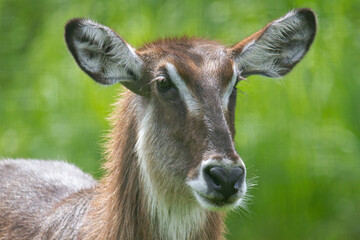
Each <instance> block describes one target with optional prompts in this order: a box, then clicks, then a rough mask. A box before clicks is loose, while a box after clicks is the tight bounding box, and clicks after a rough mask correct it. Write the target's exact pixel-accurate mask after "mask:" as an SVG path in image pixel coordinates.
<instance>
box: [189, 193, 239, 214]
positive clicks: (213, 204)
mask: <svg viewBox="0 0 360 240" xmlns="http://www.w3.org/2000/svg"><path fill="white" fill-rule="evenodd" d="M194 195H195V197H196V199H197V200H198V202H199V203H200V204H201V205H202V206H203V207H204V208H206V209H208V210H211V211H228V210H232V209H234V208H236V207H237V206H239V205H240V203H241V201H242V196H236V195H234V196H232V197H230V198H229V199H221V200H220V199H218V198H214V197H211V196H209V195H205V194H202V193H200V192H198V191H194Z"/></svg>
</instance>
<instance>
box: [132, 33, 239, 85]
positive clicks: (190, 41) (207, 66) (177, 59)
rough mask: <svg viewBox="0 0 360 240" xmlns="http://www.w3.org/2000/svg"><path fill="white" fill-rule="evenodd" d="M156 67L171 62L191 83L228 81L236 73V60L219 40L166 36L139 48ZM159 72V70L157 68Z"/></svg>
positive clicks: (187, 81) (185, 79) (206, 83)
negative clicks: (167, 37) (234, 71)
mask: <svg viewBox="0 0 360 240" xmlns="http://www.w3.org/2000/svg"><path fill="white" fill-rule="evenodd" d="M139 51H140V52H141V55H143V56H145V58H149V59H151V61H149V62H152V64H155V66H153V68H160V67H163V66H164V65H165V64H166V63H171V64H172V65H174V66H175V67H176V70H177V72H178V73H179V75H180V76H181V77H182V78H183V79H184V81H185V82H186V83H187V84H190V85H192V84H195V82H196V83H199V84H205V85H208V84H214V83H215V84H216V85H219V84H220V85H221V84H226V83H227V82H228V81H229V80H230V79H231V78H232V76H233V74H234V73H233V61H232V59H231V58H230V57H229V54H228V52H227V48H226V47H225V46H223V45H221V44H220V43H218V42H214V41H209V40H205V39H197V38H180V39H164V40H158V41H155V42H154V43H151V44H148V45H145V46H144V47H143V48H141V49H139ZM154 60H155V61H154ZM154 70H155V73H156V69H154Z"/></svg>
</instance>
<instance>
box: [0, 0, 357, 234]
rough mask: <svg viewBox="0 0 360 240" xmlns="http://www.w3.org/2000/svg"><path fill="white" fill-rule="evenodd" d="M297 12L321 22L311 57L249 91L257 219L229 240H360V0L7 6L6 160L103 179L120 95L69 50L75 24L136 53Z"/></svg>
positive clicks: (1, 102)
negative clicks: (47, 164) (58, 165)
mask: <svg viewBox="0 0 360 240" xmlns="http://www.w3.org/2000/svg"><path fill="white" fill-rule="evenodd" d="M297 7H310V8H312V9H314V10H315V11H316V13H317V14H318V20H319V30H318V35H317V38H316V40H315V43H314V45H313V47H312V48H311V50H310V52H309V54H308V55H307V56H306V57H305V58H304V60H303V62H301V63H300V64H299V65H298V66H297V67H296V68H295V69H294V70H293V71H292V72H291V73H290V74H289V75H287V76H286V77H284V78H282V79H279V80H272V79H267V78H265V77H250V78H249V80H248V81H243V82H241V83H240V86H239V89H241V91H243V94H239V97H238V105H237V121H236V127H237V135H236V142H237V150H238V152H239V153H240V155H241V156H242V158H243V159H244V161H245V162H246V164H247V167H248V172H249V175H250V177H255V176H258V178H257V186H256V187H255V188H254V189H252V190H251V192H250V193H251V194H252V195H253V199H252V200H251V201H250V203H249V206H248V209H249V210H248V211H245V210H243V213H240V212H241V211H239V212H238V213H231V214H230V215H229V217H228V219H227V220H228V221H227V224H228V228H229V232H230V233H231V234H229V235H228V239H233V240H234V239H253V240H254V239H360V226H359V222H358V221H359V219H360V204H359V203H360V187H359V183H360V106H359V103H360V80H359V79H360V78H359V76H360V68H359V66H360V57H359V55H358V54H359V53H360V27H359V26H360V14H359V12H360V2H359V1H357V0H342V1H335V0H315V1H306V0H292V1H266V0H224V1H220V0H218V1H205V0H202V1H193V0H191V1H190V0H183V1H175V0H152V1H141V0H135V1H105V0H104V1H98V0H77V1H73V0H36V1H30V0H0V32H1V33H0V46H1V47H0V155H1V157H9V158H20V157H23V158H42V159H62V160H67V161H70V162H74V163H75V164H77V165H79V166H81V168H82V169H84V170H85V171H88V172H91V173H92V174H94V175H95V176H97V177H99V176H100V175H101V173H100V172H99V170H98V169H99V164H100V162H101V161H102V160H101V159H102V156H101V153H102V151H103V149H102V147H101V143H102V142H103V140H102V137H103V136H104V134H105V133H106V132H107V129H108V128H109V126H108V123H107V121H106V119H105V118H106V116H107V115H108V114H109V113H110V112H111V108H112V107H111V103H113V102H115V99H116V95H117V91H118V90H116V88H117V87H116V86H115V87H114V86H113V87H103V86H99V85H98V84H95V83H94V82H93V81H91V80H90V79H89V77H87V76H86V74H84V73H83V72H81V70H80V69H79V68H78V67H77V65H76V64H75V62H74V60H73V59H72V57H71V56H70V54H69V53H68V52H67V50H66V46H65V44H64V41H63V27H64V24H65V23H66V21H67V20H68V19H70V18H73V17H90V18H93V19H95V20H97V21H98V22H101V23H103V24H105V25H108V26H111V27H112V28H114V29H115V30H116V31H117V32H119V33H120V34H122V36H124V38H125V39H126V40H127V41H128V42H130V43H132V44H133V45H134V46H140V45H141V44H142V43H144V42H147V41H151V40H154V39H156V38H158V37H165V36H174V35H176V36H179V35H184V34H187V35H196V36H204V37H207V38H214V39H218V40H220V41H222V42H224V43H227V44H233V43H236V42H237V41H239V40H241V39H243V38H244V37H246V36H248V35H250V34H252V33H253V32H255V31H257V30H259V29H260V28H262V27H263V26H264V25H265V24H266V23H267V22H269V21H271V20H273V19H276V18H278V17H280V16H282V15H284V14H285V13H286V12H287V11H288V10H290V9H292V8H297Z"/></svg>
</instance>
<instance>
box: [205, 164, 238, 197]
mask: <svg viewBox="0 0 360 240" xmlns="http://www.w3.org/2000/svg"><path fill="white" fill-rule="evenodd" d="M203 176H204V179H205V182H206V184H207V187H208V192H216V193H218V194H214V199H213V200H215V201H218V202H229V201H230V202H231V201H232V199H231V198H232V197H233V196H237V194H238V192H239V191H240V190H241V186H242V185H243V183H244V181H245V169H244V168H242V167H232V168H230V169H227V168H225V167H222V166H208V167H206V168H205V169H204V175H203Z"/></svg>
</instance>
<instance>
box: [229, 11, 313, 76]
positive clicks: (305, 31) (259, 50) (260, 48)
mask: <svg viewBox="0 0 360 240" xmlns="http://www.w3.org/2000/svg"><path fill="white" fill-rule="evenodd" d="M315 33H316V16H315V14H314V12H313V11H312V10H310V9H306V8H303V9H296V10H293V11H291V12H289V13H288V14H286V15H285V16H284V17H282V18H280V19H277V20H275V21H273V22H271V23H269V24H268V25H267V26H266V27H265V28H263V29H262V30H260V31H258V32H257V33H255V34H253V35H251V36H249V37H247V38H246V39H244V40H243V41H241V42H239V43H238V44H236V45H234V46H233V47H232V48H231V49H230V51H231V53H232V55H233V58H234V59H235V62H236V63H237V65H238V67H239V70H240V71H241V75H242V76H244V77H246V76H249V75H254V74H259V75H265V76H268V77H281V76H283V75H285V74H287V73H288V72H289V71H290V70H291V69H292V68H293V67H294V66H295V65H296V64H297V63H298V62H299V61H300V60H301V59H302V58H303V57H304V55H305V54H306V52H307V51H308V50H309V47H310V45H311V44H312V42H313V40H314V37H315Z"/></svg>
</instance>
